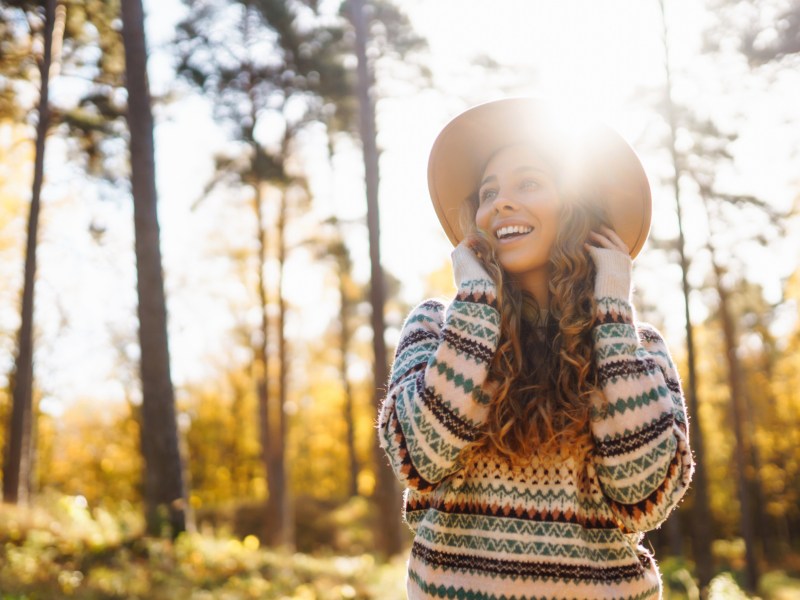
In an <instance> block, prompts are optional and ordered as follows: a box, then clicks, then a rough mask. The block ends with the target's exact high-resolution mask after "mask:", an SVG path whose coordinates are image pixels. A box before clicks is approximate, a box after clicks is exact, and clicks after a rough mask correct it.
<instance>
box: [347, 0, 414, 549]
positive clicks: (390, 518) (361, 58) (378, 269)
mask: <svg viewBox="0 0 800 600" xmlns="http://www.w3.org/2000/svg"><path fill="white" fill-rule="evenodd" d="M349 9H350V18H351V20H352V23H353V28H354V29H355V39H356V56H357V58H358V82H357V84H356V85H357V88H358V89H357V96H358V104H359V109H360V111H359V113H360V114H359V119H360V131H361V145H362V148H363V153H364V174H365V179H366V190H367V227H368V229H369V256H370V263H371V275H370V303H371V304H372V332H373V335H372V348H373V353H374V356H375V363H374V366H373V369H374V397H373V405H374V406H375V410H376V411H377V410H378V409H379V407H380V403H381V400H382V398H383V396H384V395H385V394H386V389H385V386H386V383H387V379H388V377H389V365H388V364H387V357H386V342H385V340H384V330H385V329H386V326H385V322H384V315H383V308H384V302H385V299H384V290H385V286H384V281H383V267H382V265H381V256H380V217H379V212H378V183H379V180H380V175H379V171H378V144H377V131H376V124H375V106H374V105H373V102H372V98H371V91H372V88H373V85H372V74H371V69H370V65H369V64H368V62H367V35H368V34H367V24H366V18H365V15H364V0H350V5H349ZM372 438H373V441H372V450H373V456H374V459H375V465H376V466H375V472H376V487H375V498H374V500H375V502H376V504H377V506H376V508H377V514H378V520H377V522H376V524H375V534H376V540H378V548H379V550H380V551H381V552H382V553H383V554H384V555H385V556H387V557H388V556H392V555H394V554H397V553H399V552H400V550H401V537H400V531H401V525H402V522H401V511H402V503H401V502H402V495H401V493H400V490H399V485H398V482H397V479H396V478H395V475H394V473H393V472H392V470H391V468H390V466H389V464H388V461H387V460H386V456H385V454H384V452H383V450H382V449H381V447H380V446H379V444H378V437H377V436H376V435H373V436H372Z"/></svg>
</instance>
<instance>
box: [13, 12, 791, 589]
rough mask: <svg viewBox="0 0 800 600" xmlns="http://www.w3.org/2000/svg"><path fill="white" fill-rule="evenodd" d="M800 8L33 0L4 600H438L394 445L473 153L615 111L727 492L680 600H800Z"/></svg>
mask: <svg viewBox="0 0 800 600" xmlns="http://www.w3.org/2000/svg"><path fill="white" fill-rule="evenodd" d="M799 66H800V2H798V1H797V0H762V1H759V2H756V1H755V0H705V1H704V2H695V1H691V0H662V1H660V2H659V1H656V0H648V1H637V2H634V1H633V0H606V1H605V2H593V1H590V0H562V1H561V2H547V1H544V0H493V1H492V2H489V1H477V0H429V1H427V2H425V1H423V0H402V1H401V0H327V1H325V0H320V1H314V0H186V1H181V0H158V1H156V0H149V1H145V2H144V6H142V4H141V0H122V1H120V0H44V1H36V2H34V1H23V0H6V1H4V2H3V3H2V5H0V441H1V442H2V444H0V447H2V449H3V469H2V482H3V504H2V505H0V598H15V599H17V598H60V597H75V598H325V599H327V598H365V599H366V598H376V599H383V598H386V599H393V598H397V599H399V598H404V597H405V584H404V578H405V561H406V560H407V557H408V552H409V548H410V544H411V541H412V536H411V532H410V530H409V529H408V528H407V527H406V526H405V525H404V524H403V523H402V522H401V520H400V518H401V496H400V494H401V489H400V488H399V485H398V484H397V483H396V480H395V479H394V475H393V474H392V472H391V471H390V469H389V467H388V461H387V460H386V458H385V456H384V455H383V454H382V451H381V450H380V449H379V448H378V447H377V434H376V431H375V422H376V419H377V410H378V405H379V403H380V401H381V399H382V394H383V393H384V392H385V382H386V381H387V379H388V375H389V369H390V366H391V362H392V357H393V353H394V348H395V345H396V343H397V340H398V337H399V332H400V328H401V326H402V324H403V320H404V318H405V316H406V315H407V313H408V311H409V310H410V309H411V308H412V307H413V306H414V305H416V304H418V303H419V302H421V301H422V300H424V299H425V298H428V297H432V296H435V297H440V298H444V299H449V298H452V296H453V295H454V293H455V288H454V285H453V282H452V270H451V266H450V256H449V253H450V250H451V249H452V248H451V246H450V244H449V242H448V240H447V238H446V237H445V235H444V233H443V232H442V231H441V229H440V227H439V224H438V221H437V219H436V217H435V213H434V211H433V208H432V206H431V204H430V200H429V197H428V193H427V180H426V167H427V159H428V152H429V149H430V147H431V144H432V142H433V140H434V138H435V136H436V135H437V134H438V132H439V130H440V129H441V127H442V126H443V125H444V124H445V123H446V122H447V121H448V120H449V119H450V118H452V117H453V116H455V115H456V114H457V113H458V112H460V111H461V110H464V109H465V108H467V107H469V106H471V105H473V104H476V103H479V102H485V101H488V100H493V99H496V98H500V97H503V96H508V95H526V94H545V95H547V96H549V97H551V98H553V99H555V100H557V101H558V102H559V103H561V104H562V105H564V106H565V107H568V108H569V109H570V110H574V111H576V112H578V113H579V114H586V115H590V116H594V117H597V118H600V119H603V120H604V121H606V122H607V123H609V124H610V125H612V126H613V127H614V128H616V129H617V130H618V131H620V133H622V135H623V136H624V137H625V138H626V139H627V140H628V141H629V142H630V143H631V145H632V146H633V147H634V148H635V149H636V151H637V153H638V154H639V156H640V158H641V160H642V162H643V164H644V166H645V169H646V171H647V173H648V176H649V178H650V181H651V185H652V190H653V202H654V213H653V224H652V230H651V235H650V238H649V239H648V242H647V244H646V245H645V247H644V250H643V251H642V253H641V254H640V255H639V257H637V259H636V261H635V263H634V274H633V277H634V288H635V289H634V306H635V307H636V310H637V314H638V318H639V319H641V320H646V321H649V322H650V323H653V324H654V325H655V326H656V327H658V328H659V329H660V330H661V331H662V332H663V333H664V334H665V337H666V339H667V341H668V343H669V345H670V348H671V351H672V353H673V357H674V358H675V360H676V361H677V362H678V365H679V370H680V373H681V376H682V381H683V387H684V391H685V393H686V399H687V405H688V410H689V413H690V418H691V426H692V432H691V434H692V440H693V448H694V451H695V454H696V459H697V462H698V469H697V472H696V475H695V478H694V481H693V484H692V488H691V490H690V491H689V493H688V495H687V497H686V498H685V500H684V501H683V502H682V503H681V505H680V507H679V509H678V510H677V511H676V512H675V513H673V515H672V516H671V517H670V519H669V520H668V521H667V523H666V524H665V525H664V526H663V527H662V528H661V529H659V530H656V531H653V532H649V533H648V534H647V536H646V541H645V545H646V546H648V547H649V548H652V549H654V550H655V552H656V557H657V559H658V561H659V564H660V568H661V570H662V573H663V577H664V584H665V587H666V590H665V593H666V594H667V597H669V598H700V597H713V598H745V597H762V598H771V599H789V598H800V506H799V505H798V498H799V497H800V393H799V392H798V390H800V319H798V316H799V314H800V308H799V307H798V302H800V259H799V257H800V227H799V225H798V223H799V221H798V217H797V211H798V208H800V177H798V173H800V170H799V169H798V166H799V163H798V156H799V151H800V123H799V122H798V106H800V69H799V68H798V67H799Z"/></svg>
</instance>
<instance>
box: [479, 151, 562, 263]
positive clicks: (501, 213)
mask: <svg viewBox="0 0 800 600" xmlns="http://www.w3.org/2000/svg"><path fill="white" fill-rule="evenodd" d="M560 205H561V199H560V197H559V194H558V191H557V189H556V184H555V180H554V177H553V174H552V170H551V168H550V166H549V165H548V164H547V163H546V162H545V161H544V160H542V159H541V158H540V157H539V155H538V154H537V153H536V152H535V151H534V150H533V149H532V148H530V147H528V146H524V145H515V146H509V147H508V148H504V149H503V150H500V151H499V152H498V153H496V154H495V155H494V156H493V157H492V158H491V159H490V161H489V163H488V164H487V165H486V169H485V170H484V172H483V174H482V176H481V184H480V188H479V190H478V211H477V213H476V214H475V224H476V225H477V226H478V227H479V228H480V229H483V230H484V231H485V232H486V233H487V234H489V237H490V239H491V240H492V241H493V243H494V245H495V248H496V249H497V256H498V259H499V261H500V264H501V266H502V267H503V268H504V269H505V270H506V271H507V272H509V273H512V274H517V275H524V274H527V273H528V272H530V271H535V270H542V269H546V268H547V264H548V259H549V257H550V248H551V247H552V246H553V243H554V241H555V239H556V232H557V228H558V213H559V209H560ZM509 227H512V229H508V228H509ZM517 232H522V233H521V234H519V233H517ZM498 234H499V235H498ZM509 234H510V235H509Z"/></svg>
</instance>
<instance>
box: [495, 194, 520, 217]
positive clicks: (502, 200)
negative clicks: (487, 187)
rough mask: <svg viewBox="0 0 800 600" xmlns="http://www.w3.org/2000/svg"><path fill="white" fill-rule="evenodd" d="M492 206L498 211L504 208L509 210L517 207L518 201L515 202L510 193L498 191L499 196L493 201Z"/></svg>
mask: <svg viewBox="0 0 800 600" xmlns="http://www.w3.org/2000/svg"><path fill="white" fill-rule="evenodd" d="M492 206H493V207H494V209H495V210H496V211H497V212H500V211H501V210H503V209H506V210H507V209H513V208H515V207H516V203H515V202H514V200H513V199H512V197H511V195H510V194H507V193H505V192H502V191H498V192H497V197H496V198H495V199H494V200H493V201H492Z"/></svg>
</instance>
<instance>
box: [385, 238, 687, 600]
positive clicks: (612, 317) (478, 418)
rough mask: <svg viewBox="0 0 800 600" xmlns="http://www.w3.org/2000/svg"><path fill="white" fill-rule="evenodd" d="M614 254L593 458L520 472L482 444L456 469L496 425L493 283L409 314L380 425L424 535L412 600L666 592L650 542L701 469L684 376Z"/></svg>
mask: <svg viewBox="0 0 800 600" xmlns="http://www.w3.org/2000/svg"><path fill="white" fill-rule="evenodd" d="M614 252H615V251H610V250H606V249H604V250H603V251H602V252H598V253H596V256H597V255H602V257H603V259H604V260H605V259H607V260H608V261H610V263H614V261H616V266H614V265H613V264H612V266H611V267H610V269H611V270H610V271H609V270H607V271H606V272H607V273H610V275H609V276H608V277H605V276H604V277H603V278H601V277H600V276H598V279H597V284H596V287H595V297H596V299H597V305H598V315H597V317H598V319H597V321H596V323H595V326H594V328H593V331H592V338H593V341H594V360H595V364H596V366H597V369H598V374H599V379H600V385H601V388H602V391H603V394H602V395H603V396H605V401H603V398H599V397H598V398H595V399H594V400H593V401H592V402H593V405H592V418H591V424H590V427H591V432H592V438H593V440H594V446H595V447H594V449H593V450H592V451H591V452H590V453H589V454H588V455H584V456H571V455H570V452H568V451H562V452H559V453H554V454H553V455H544V456H542V455H540V456H537V457H531V459H530V461H528V462H527V463H525V464H522V465H519V464H512V463H510V462H509V461H507V460H504V459H503V458H502V457H500V456H499V455H497V454H495V453H494V452H493V451H491V450H485V451H482V452H481V453H480V454H478V455H477V456H476V457H473V459H471V460H470V461H469V462H468V464H462V462H461V460H460V457H459V451H460V450H461V448H463V447H464V446H465V445H466V444H467V443H468V442H469V441H470V440H473V439H475V438H476V437H477V436H478V435H479V434H480V432H481V426H482V425H483V424H484V422H485V420H486V418H487V413H488V401H489V397H490V396H489V394H490V392H491V389H492V388H491V382H489V381H488V380H487V374H488V369H489V364H490V362H491V359H492V357H493V355H494V353H495V351H496V350H497V348H498V341H499V332H500V314H499V312H498V308H497V300H496V288H495V285H494V283H493V282H492V281H491V279H490V278H489V277H488V275H481V271H473V274H474V275H475V277H473V278H466V279H465V280H464V281H461V282H459V283H458V291H457V294H456V297H455V298H454V299H453V301H452V302H450V303H449V304H448V305H447V306H445V305H444V304H443V303H442V302H441V301H439V300H437V299H428V300H425V301H424V302H422V303H421V304H419V305H418V306H416V307H415V308H414V309H413V310H412V311H411V313H410V314H409V315H408V317H407V318H406V321H405V323H404V325H403V329H402V332H401V336H400V341H399V343H398V346H397V350H396V353H395V358H394V363H393V366H392V372H391V375H390V378H389V384H388V387H387V394H386V397H385V399H384V401H383V404H382V407H381V409H380V412H379V415H378V423H377V426H378V435H379V440H380V445H381V447H382V448H383V449H384V450H385V452H386V454H387V456H388V458H389V462H390V464H391V467H392V469H393V470H394V472H395V474H396V475H397V477H398V478H399V480H400V481H401V483H402V484H403V485H404V486H405V491H404V509H403V520H404V521H405V522H406V523H407V524H408V526H409V527H410V528H411V530H412V531H414V532H415V536H414V541H413V545H412V548H411V555H410V558H409V560H408V564H407V568H408V571H407V578H406V586H407V591H408V598H409V599H410V600H415V599H417V598H459V599H474V600H500V599H505V600H512V599H516V600H521V599H528V600H533V599H542V600H544V599H547V600H555V599H559V600H560V599H567V598H569V599H584V598H593V599H598V600H600V599H602V600H611V599H637V600H639V599H641V600H644V599H650V598H660V597H661V589H662V587H661V577H660V573H659V570H658V567H657V565H656V562H655V559H654V557H653V556H652V555H651V554H650V553H649V552H648V551H647V550H646V549H645V548H644V547H643V546H642V545H641V542H642V537H643V532H645V531H648V530H650V529H654V528H656V527H659V526H660V525H661V523H663V522H664V520H665V519H666V518H667V515H668V514H669V513H670V511H671V510H672V509H673V508H674V507H675V506H676V504H677V503H678V502H679V500H680V499H681V498H682V496H683V495H684V493H685V492H686V490H687V488H688V486H689V483H690V480H691V477H692V473H693V471H694V461H693V456H692V453H691V450H690V448H689V439H688V426H687V416H686V410H685V404H684V398H683V394H682V389H681V382H680V378H679V375H678V373H677V371H676V368H675V365H674V363H673V361H672V358H671V356H670V354H669V351H668V349H667V346H666V344H665V343H664V340H663V338H662V336H661V334H660V333H659V331H658V330H657V329H656V328H655V327H653V326H652V325H650V324H648V323H644V322H637V321H636V320H635V312H634V309H633V307H632V305H631V302H630V299H629V295H630V283H629V282H628V281H627V280H626V278H625V276H624V272H623V271H624V269H625V265H624V263H620V262H619V260H618V259H619V256H615V255H614ZM617 254H619V253H617ZM625 258H626V259H628V260H629V258H628V257H625ZM606 267H608V265H606ZM629 268H630V267H629V266H628V269H629ZM484 273H485V272H484ZM620 273H622V274H620ZM540 454H541V453H540Z"/></svg>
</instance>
